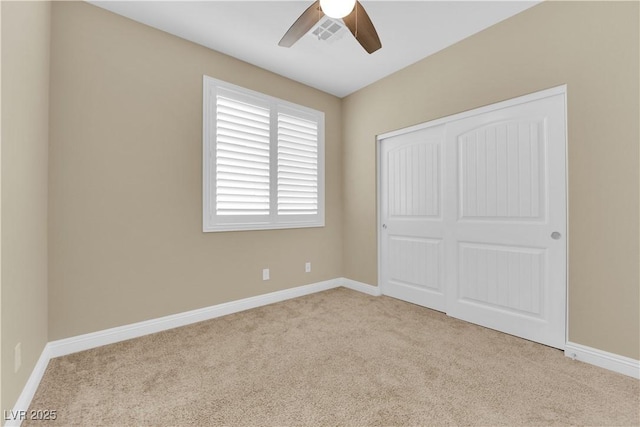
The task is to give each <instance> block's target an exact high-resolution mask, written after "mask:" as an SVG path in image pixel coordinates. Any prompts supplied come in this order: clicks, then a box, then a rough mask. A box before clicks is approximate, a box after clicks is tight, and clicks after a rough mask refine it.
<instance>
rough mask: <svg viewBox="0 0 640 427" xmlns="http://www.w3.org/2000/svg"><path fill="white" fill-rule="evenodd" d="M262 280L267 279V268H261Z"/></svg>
mask: <svg viewBox="0 0 640 427" xmlns="http://www.w3.org/2000/svg"><path fill="white" fill-rule="evenodd" d="M262 280H269V269H268V268H263V269H262Z"/></svg>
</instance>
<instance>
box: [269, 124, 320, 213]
mask: <svg viewBox="0 0 640 427" xmlns="http://www.w3.org/2000/svg"><path fill="white" fill-rule="evenodd" d="M277 171H278V172H277V173H278V197H277V203H278V205H277V212H278V215H315V214H317V213H318V124H317V123H316V122H313V121H309V120H304V119H301V118H298V117H294V116H291V115H288V114H283V113H279V114H278V168H277Z"/></svg>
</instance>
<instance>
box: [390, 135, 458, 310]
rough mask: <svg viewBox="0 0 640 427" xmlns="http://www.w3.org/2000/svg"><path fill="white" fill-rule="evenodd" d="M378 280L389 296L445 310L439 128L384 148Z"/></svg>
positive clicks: (392, 141)
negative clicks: (382, 223)
mask: <svg viewBox="0 0 640 427" xmlns="http://www.w3.org/2000/svg"><path fill="white" fill-rule="evenodd" d="M381 149H382V171H381V172H382V176H383V178H382V183H383V184H382V185H383V186H384V190H383V191H382V200H381V206H382V209H381V210H382V215H383V218H384V227H386V228H384V233H383V239H384V241H383V242H382V247H381V251H382V259H383V260H384V261H383V264H382V265H381V276H382V277H381V279H382V287H383V288H384V292H385V294H387V295H390V296H394V297H396V298H400V299H403V300H405V301H410V302H413V303H415V304H420V305H423V306H425V307H430V308H433V309H436V310H444V304H445V300H444V290H443V274H444V271H443V264H442V261H443V248H442V238H443V235H442V229H443V227H442V208H441V206H442V194H441V188H442V187H441V184H442V165H441V164H442V127H439V128H431V129H427V130H422V131H420V132H415V133H410V134H406V135H402V136H399V137H397V138H394V139H393V140H390V141H388V142H383V143H382V148H381Z"/></svg>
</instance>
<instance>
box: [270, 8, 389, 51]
mask: <svg viewBox="0 0 640 427" xmlns="http://www.w3.org/2000/svg"><path fill="white" fill-rule="evenodd" d="M324 15H327V16H329V17H331V18H335V19H342V20H343V21H344V24H345V25H346V26H347V28H349V31H351V34H353V36H354V37H355V38H356V40H358V42H359V43H360V44H361V45H362V47H363V48H364V50H366V51H367V52H369V53H373V52H375V51H376V50H378V49H380V48H381V47H382V43H380V38H379V37H378V33H377V32H376V29H375V27H374V26H373V23H372V22H371V19H370V18H369V15H367V12H366V11H365V10H364V7H362V5H361V4H360V2H359V1H357V0H316V1H315V2H313V4H312V5H311V6H309V7H308V8H307V10H305V11H304V12H303V13H302V15H300V17H299V18H298V19H297V20H296V22H294V23H293V25H292V26H291V28H289V31H287V32H286V33H285V35H284V36H283V37H282V40H280V42H279V43H278V45H280V46H283V47H291V46H293V44H294V43H295V42H297V41H298V40H299V39H300V38H301V37H302V36H304V35H305V34H307V33H308V32H309V30H311V28H313V26H314V25H316V24H317V23H318V21H320V19H322V17H323V16H324Z"/></svg>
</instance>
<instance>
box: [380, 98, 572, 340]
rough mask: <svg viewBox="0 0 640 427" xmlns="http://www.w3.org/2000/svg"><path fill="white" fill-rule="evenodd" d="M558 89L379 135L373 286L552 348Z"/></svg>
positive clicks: (558, 203)
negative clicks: (377, 260) (379, 285)
mask: <svg viewBox="0 0 640 427" xmlns="http://www.w3.org/2000/svg"><path fill="white" fill-rule="evenodd" d="M565 111H566V110H565V93H564V88H559V89H552V90H549V91H545V92H540V93H537V94H533V95H528V96H526V97H522V98H518V99H514V100H510V101H506V102H503V103H500V104H496V105H493V106H488V107H483V108H481V109H478V110H475V111H470V112H466V113H462V114H460V115H456V116H453V117H450V118H445V119H441V120H439V121H438V122H437V123H432V124H429V123H427V124H425V125H424V126H422V127H418V128H413V129H410V130H408V131H407V132H397V133H395V134H394V135H391V136H389V137H381V138H380V140H381V150H380V190H381V197H380V202H381V206H380V214H381V215H380V216H381V218H380V219H381V230H380V243H381V247H380V249H381V250H380V273H381V277H380V280H381V283H382V289H383V292H384V293H385V294H387V295H390V296H393V297H397V298H400V299H403V300H406V301H410V302H413V303H416V304H420V305H423V306H426V307H430V308H434V309H436V310H441V311H445V312H446V313H447V314H449V315H451V316H453V317H457V318H460V319H463V320H467V321H469V322H473V323H477V324H480V325H483V326H487V327H490V328H493V329H497V330H500V331H503V332H507V333H510V334H513V335H517V336H520V337H523V338H527V339H530V340H533V341H537V342H540V343H543V344H547V345H550V346H553V347H557V348H564V344H565V340H566V334H565V326H566V259H567V257H566V229H567V225H566V218H567V213H566V182H565V177H566V123H565V122H566V120H565V116H566V113H565Z"/></svg>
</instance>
